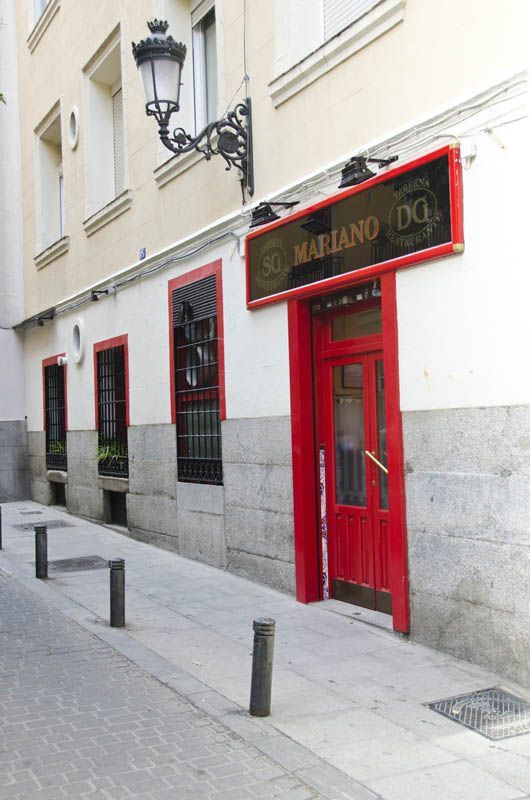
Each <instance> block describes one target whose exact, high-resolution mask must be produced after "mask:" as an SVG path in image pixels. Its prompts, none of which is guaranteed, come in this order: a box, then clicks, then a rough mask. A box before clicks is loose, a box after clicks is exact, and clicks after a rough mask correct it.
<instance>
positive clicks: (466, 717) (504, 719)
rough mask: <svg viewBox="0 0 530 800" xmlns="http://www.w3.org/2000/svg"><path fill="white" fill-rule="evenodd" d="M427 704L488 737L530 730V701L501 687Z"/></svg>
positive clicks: (504, 736)
mask: <svg viewBox="0 0 530 800" xmlns="http://www.w3.org/2000/svg"><path fill="white" fill-rule="evenodd" d="M426 705H428V706H429V708H432V710H433V711H437V712H438V713H439V714H443V715H444V717H449V719H453V720H455V722H460V724H461V725H465V726H466V728H471V730H473V731H476V732H477V733H481V734H482V735H483V736H487V738H488V739H508V738H509V737H510V736H520V735H521V734H523V733H530V703H528V702H527V701H526V700H524V699H523V698H522V697H516V696H515V695H513V694H510V692H505V691H504V689H499V687H498V686H493V687H492V688H491V689H481V690H480V691H478V692H470V693H469V694H460V695H458V696H457V697H449V698H447V699H446V700H438V701H437V702H435V703H426Z"/></svg>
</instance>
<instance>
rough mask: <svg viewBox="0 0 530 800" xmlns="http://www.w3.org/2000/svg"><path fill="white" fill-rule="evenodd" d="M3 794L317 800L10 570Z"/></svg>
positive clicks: (47, 798)
mask: <svg viewBox="0 0 530 800" xmlns="http://www.w3.org/2000/svg"><path fill="white" fill-rule="evenodd" d="M0 608H1V609H2V611H1V615H0V619H1V625H0V676H1V683H0V686H1V689H0V709H1V711H0V713H1V717H2V723H1V732H0V763H1V768H0V798H2V799H3V798H9V799H10V800H15V798H16V799H17V800H33V798H35V800H37V798H38V799H39V800H58V799H59V798H68V800H74V798H91V800H96V798H106V799H107V798H115V800H121V798H135V799H136V800H176V799H177V798H178V800H188V798H190V799H191V798H193V800H201V799H202V798H216V800H222V799H223V798H226V799H228V798H230V800H237V799H238V798H253V797H264V798H272V797H281V798H284V800H306V798H318V797H320V795H318V794H316V793H315V792H314V791H312V790H311V789H310V788H309V787H307V786H306V785H304V784H303V783H302V782H301V781H300V779H299V778H297V777H295V776H292V775H290V774H289V773H288V772H287V771H286V770H285V769H283V768H282V767H280V766H279V765H277V764H276V763H275V762H274V761H273V760H271V759H268V758H266V757H265V756H263V755H262V754H261V753H260V752H259V751H258V750H257V749H256V748H254V747H252V746H249V745H247V744H246V742H245V741H243V739H241V738H240V737H239V736H237V735H236V734H235V733H233V732H232V731H230V730H228V729H227V728H225V727H224V726H223V725H221V724H220V723H219V722H217V721H215V720H214V719H212V718H211V717H209V716H208V715H206V714H205V713H202V712H201V711H199V710H197V709H196V708H194V707H193V706H192V705H191V704H190V703H189V702H187V701H186V700H184V699H183V698H181V697H179V696H178V694H176V693H175V692H174V691H172V690H171V689H170V688H168V687H166V686H164V685H162V684H161V683H159V682H158V681H157V680H156V679H155V678H153V677H151V676H150V675H148V674H146V673H144V672H143V671H142V670H140V669H139V668H138V667H136V666H135V665H134V664H132V663H131V662H130V661H129V660H128V659H126V658H125V657H123V656H122V655H120V654H119V653H117V652H116V651H114V650H113V649H112V648H111V647H110V646H108V645H106V644H105V643H102V642H101V641H99V640H98V639H97V638H96V637H95V636H93V635H92V634H90V633H89V632H87V631H85V630H84V629H83V628H81V627H79V626H78V625H77V624H76V623H74V622H72V621H70V620H68V619H66V618H64V617H63V616H62V615H61V614H60V613H59V612H57V611H53V610H52V609H49V608H47V607H45V606H43V604H42V602H40V601H39V600H38V599H37V598H35V597H34V596H33V595H32V594H31V593H30V592H29V591H28V590H27V589H25V588H24V587H21V586H20V585H19V584H18V582H17V580H16V579H14V578H11V577H7V576H6V575H4V574H2V573H0Z"/></svg>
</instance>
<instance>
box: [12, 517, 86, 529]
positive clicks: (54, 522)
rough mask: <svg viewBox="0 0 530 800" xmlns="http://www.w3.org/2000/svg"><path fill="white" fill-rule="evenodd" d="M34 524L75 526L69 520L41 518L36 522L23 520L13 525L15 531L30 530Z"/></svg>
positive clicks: (57, 526)
mask: <svg viewBox="0 0 530 800" xmlns="http://www.w3.org/2000/svg"><path fill="white" fill-rule="evenodd" d="M35 525H46V527H47V528H75V525H72V523H71V522H65V520H64V519H42V520H39V521H38V522H23V523H22V524H20V525H13V528H16V529H17V531H32V530H33V528H34V527H35Z"/></svg>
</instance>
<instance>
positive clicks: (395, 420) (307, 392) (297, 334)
mask: <svg viewBox="0 0 530 800" xmlns="http://www.w3.org/2000/svg"><path fill="white" fill-rule="evenodd" d="M380 280H381V308H382V317H383V361H384V368H385V384H386V414H387V441H388V469H389V487H388V489H389V505H390V508H391V509H392V534H391V538H390V553H389V560H390V588H391V592H392V609H393V614H392V616H393V624H394V628H395V630H398V631H402V632H404V633H407V632H408V631H409V629H410V615H409V596H408V559H407V534H406V521H405V485H404V459H403V437H402V427H401V411H400V402H399V374H398V346H397V308H396V274H395V272H385V273H383V274H381V275H380ZM358 282H359V281H358V280H357V281H352V282H351V285H354V283H358ZM321 293H322V289H321V288H320V287H314V290H313V296H318V295H320V294H321ZM288 326H289V356H290V379H291V424H292V434H291V435H292V449H293V500H294V540H295V564H296V597H297V600H299V601H300V602H302V603H311V602H314V601H316V600H320V599H321V598H322V588H321V581H320V574H321V569H320V552H319V551H320V548H319V530H318V523H317V520H318V514H317V507H318V506H317V504H318V499H319V498H318V491H319V487H318V485H317V479H316V478H317V474H316V469H315V465H316V452H315V436H314V414H315V404H314V396H313V367H312V349H313V348H312V330H311V313H310V302H309V300H306V299H305V297H304V298H301V299H299V298H293V299H290V300H289V302H288Z"/></svg>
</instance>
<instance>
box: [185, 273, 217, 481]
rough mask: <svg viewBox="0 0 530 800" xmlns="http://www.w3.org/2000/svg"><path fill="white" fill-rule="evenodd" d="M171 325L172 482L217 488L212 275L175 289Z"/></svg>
mask: <svg viewBox="0 0 530 800" xmlns="http://www.w3.org/2000/svg"><path fill="white" fill-rule="evenodd" d="M184 312H185V313H184ZM173 326H174V348H175V405H176V422H177V472H178V480H179V481H186V482H189V483H214V484H222V482H223V470H222V460H221V417H220V404H219V360H218V352H219V348H218V342H219V340H218V331H217V293H216V278H215V275H212V276H210V277H208V278H203V279H202V280H200V281H196V282H195V283H192V284H188V285H187V286H183V287H181V288H179V289H175V291H174V292H173Z"/></svg>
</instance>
